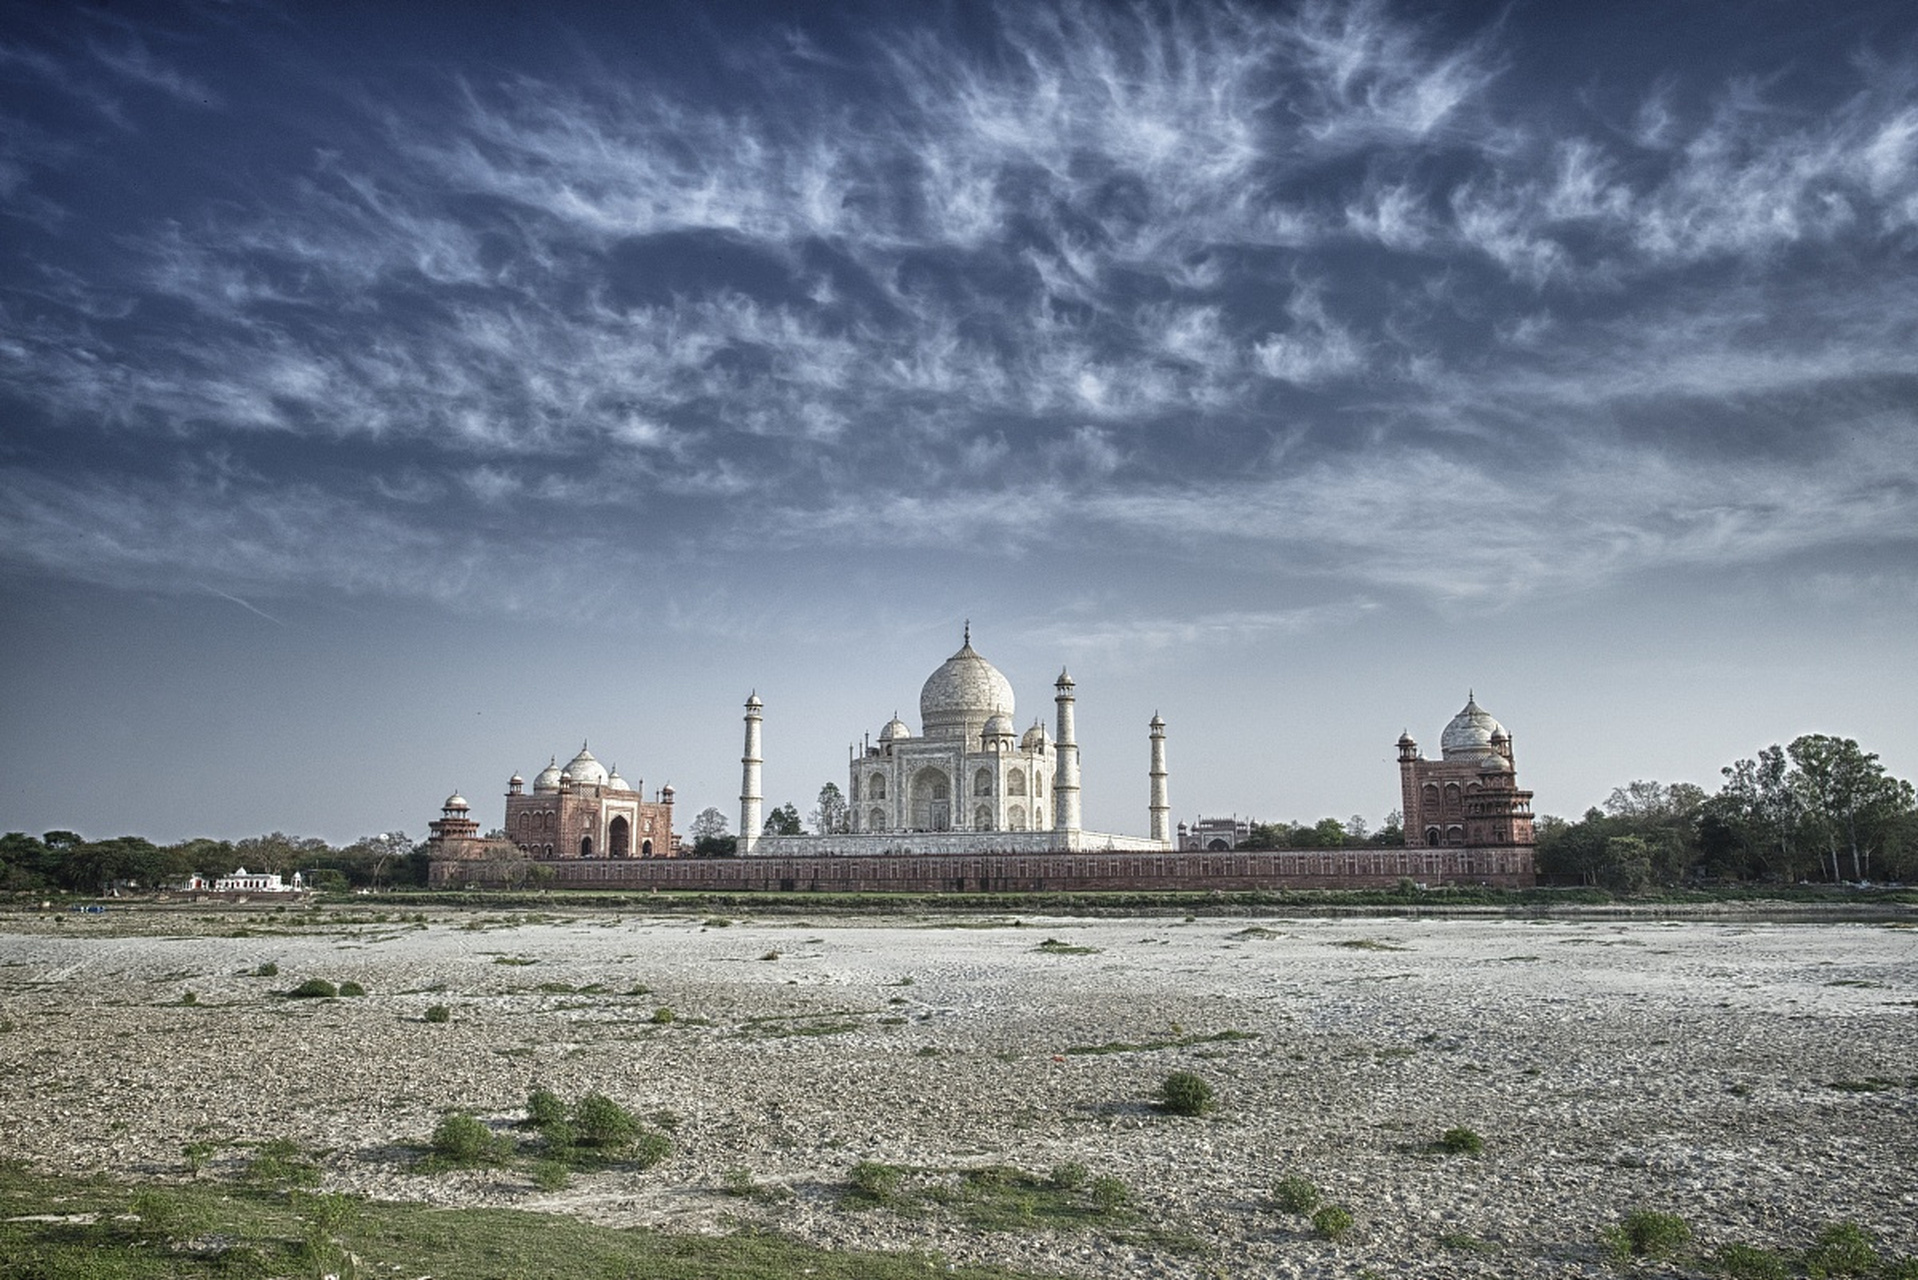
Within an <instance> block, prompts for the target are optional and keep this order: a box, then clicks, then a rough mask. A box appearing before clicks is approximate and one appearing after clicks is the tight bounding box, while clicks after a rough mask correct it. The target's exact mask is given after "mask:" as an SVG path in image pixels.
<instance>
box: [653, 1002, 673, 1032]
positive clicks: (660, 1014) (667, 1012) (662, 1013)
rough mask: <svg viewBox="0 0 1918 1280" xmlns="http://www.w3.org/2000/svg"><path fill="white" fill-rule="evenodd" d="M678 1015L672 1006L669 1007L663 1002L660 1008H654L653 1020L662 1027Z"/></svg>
mask: <svg viewBox="0 0 1918 1280" xmlns="http://www.w3.org/2000/svg"><path fill="white" fill-rule="evenodd" d="M676 1016H678V1015H676V1014H675V1013H674V1012H673V1011H672V1010H671V1009H670V1008H668V1007H667V1006H665V1005H663V1004H662V1005H661V1006H659V1008H657V1009H655V1010H653V1021H654V1022H655V1023H657V1024H659V1025H660V1026H662V1027H663V1026H665V1025H666V1024H667V1023H669V1022H671V1021H672V1020H673V1019H674V1018H675V1017H676Z"/></svg>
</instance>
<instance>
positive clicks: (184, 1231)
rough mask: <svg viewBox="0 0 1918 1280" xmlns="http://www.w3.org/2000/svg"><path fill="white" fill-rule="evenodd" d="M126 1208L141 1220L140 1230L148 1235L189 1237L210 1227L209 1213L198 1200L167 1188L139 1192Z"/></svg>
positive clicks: (176, 1238)
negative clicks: (186, 1197)
mask: <svg viewBox="0 0 1918 1280" xmlns="http://www.w3.org/2000/svg"><path fill="white" fill-rule="evenodd" d="M127 1208H128V1211H129V1212H131V1213H132V1214H133V1216H134V1217H136V1218H138V1219H139V1220H140V1226H139V1231H140V1234H142V1235H145V1236H158V1237H160V1238H162V1239H165V1240H190V1239H192V1238H193V1237H194V1236H196V1235H199V1234H200V1233H201V1232H202V1231H204V1230H206V1228H207V1214H206V1213H205V1211H204V1210H203V1209H201V1208H200V1206H199V1205H198V1204H197V1203H195V1202H191V1201H186V1200H182V1199H180V1198H179V1197H178V1196H174V1195H169V1194H168V1193H167V1192H165V1191H159V1190H154V1189H148V1190H145V1191H140V1192H138V1193H136V1194H135V1195H134V1197H133V1201H132V1203H131V1204H129V1205H128V1206H127Z"/></svg>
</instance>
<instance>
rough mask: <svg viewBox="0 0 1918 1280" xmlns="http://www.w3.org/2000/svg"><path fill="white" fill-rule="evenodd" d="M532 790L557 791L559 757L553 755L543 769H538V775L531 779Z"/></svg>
mask: <svg viewBox="0 0 1918 1280" xmlns="http://www.w3.org/2000/svg"><path fill="white" fill-rule="evenodd" d="M533 790H535V791H558V790H559V757H558V756H554V757H553V758H552V759H550V760H548V761H547V762H546V767H545V768H544V769H541V770H540V771H539V774H538V776H537V777H535V778H534V779H533Z"/></svg>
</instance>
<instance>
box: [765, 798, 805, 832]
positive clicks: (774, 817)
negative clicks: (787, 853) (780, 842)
mask: <svg viewBox="0 0 1918 1280" xmlns="http://www.w3.org/2000/svg"><path fill="white" fill-rule="evenodd" d="M805 833H806V827H805V824H804V823H802V822H800V821H799V807H798V806H797V805H795V804H794V803H793V802H792V801H790V800H788V801H787V802H786V803H785V804H782V805H780V806H779V807H778V808H777V809H774V810H773V811H772V812H771V813H769V814H767V815H766V827H765V832H764V834H766V835H769V836H798V835H804V834H805Z"/></svg>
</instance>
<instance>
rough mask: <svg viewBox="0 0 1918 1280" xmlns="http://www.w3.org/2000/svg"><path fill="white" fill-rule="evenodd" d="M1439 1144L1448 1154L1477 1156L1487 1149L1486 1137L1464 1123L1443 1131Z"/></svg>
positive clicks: (1439, 1147) (1440, 1148)
mask: <svg viewBox="0 0 1918 1280" xmlns="http://www.w3.org/2000/svg"><path fill="white" fill-rule="evenodd" d="M1437 1145H1438V1149H1439V1150H1440V1151H1443V1152H1444V1153H1445V1154H1447V1155H1451V1156H1475V1155H1477V1154H1478V1153H1479V1152H1481V1151H1483V1150H1485V1139H1483V1138H1481V1137H1479V1136H1478V1135H1477V1134H1476V1133H1474V1132H1472V1131H1471V1130H1470V1129H1467V1128H1466V1127H1465V1126H1464V1125H1457V1126H1455V1127H1453V1128H1450V1129H1447V1130H1446V1131H1445V1132H1444V1133H1441V1134H1440V1135H1439V1140H1438V1144H1437Z"/></svg>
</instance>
